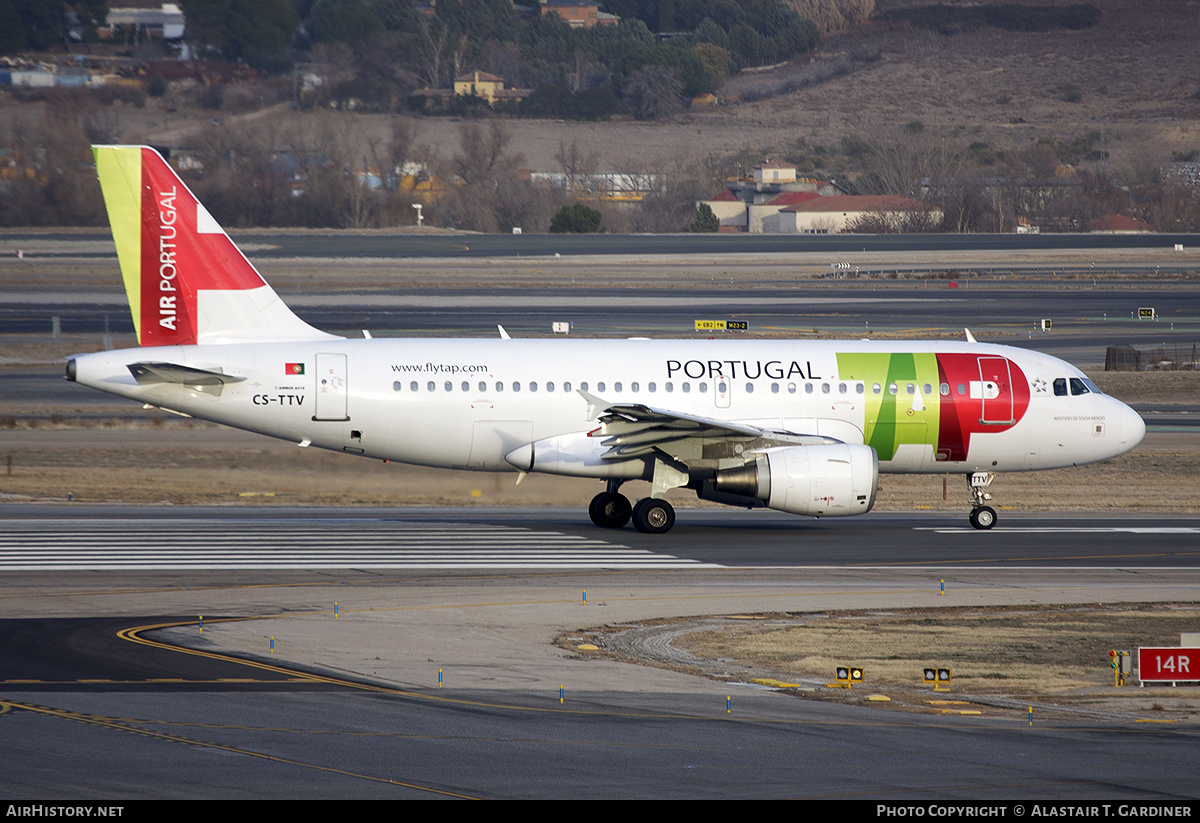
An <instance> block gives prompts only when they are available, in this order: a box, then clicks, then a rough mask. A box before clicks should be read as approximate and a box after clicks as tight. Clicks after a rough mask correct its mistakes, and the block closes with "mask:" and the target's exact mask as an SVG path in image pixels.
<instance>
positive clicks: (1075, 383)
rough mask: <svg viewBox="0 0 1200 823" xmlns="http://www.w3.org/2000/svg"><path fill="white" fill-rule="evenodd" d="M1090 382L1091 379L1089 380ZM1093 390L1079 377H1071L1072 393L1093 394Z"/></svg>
mask: <svg viewBox="0 0 1200 823" xmlns="http://www.w3.org/2000/svg"><path fill="white" fill-rule="evenodd" d="M1089 382H1090V381H1089ZM1091 393H1092V390H1091V389H1089V388H1088V387H1087V384H1086V383H1084V382H1083V381H1082V380H1080V379H1079V378H1078V377H1072V378H1071V394H1091Z"/></svg>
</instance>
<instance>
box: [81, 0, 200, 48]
mask: <svg viewBox="0 0 1200 823" xmlns="http://www.w3.org/2000/svg"><path fill="white" fill-rule="evenodd" d="M186 24H187V21H186V20H185V19H184V16H183V12H182V11H180V9H179V6H178V5H177V4H175V3H163V4H162V6H161V7H160V8H157V9H154V8H128V7H121V8H110V9H109V10H108V18H107V20H106V21H105V25H104V27H103V28H101V29H100V31H99V34H100V37H101V38H102V39H108V38H111V37H113V36H114V35H117V34H118V33H121V32H122V31H125V32H129V31H130V30H132V32H133V33H135V34H140V35H144V36H146V37H149V38H154V39H158V38H161V39H163V40H179V39H181V38H182V37H183V35H184V31H185V30H186Z"/></svg>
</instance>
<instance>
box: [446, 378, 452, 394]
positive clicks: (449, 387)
mask: <svg viewBox="0 0 1200 823" xmlns="http://www.w3.org/2000/svg"><path fill="white" fill-rule="evenodd" d="M445 389H446V391H454V384H453V383H451V382H450V381H449V380H447V381H446V385H445Z"/></svg>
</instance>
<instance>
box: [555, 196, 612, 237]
mask: <svg viewBox="0 0 1200 823" xmlns="http://www.w3.org/2000/svg"><path fill="white" fill-rule="evenodd" d="M600 220H601V214H600V212H599V211H597V210H596V209H593V208H592V207H591V206H589V205H587V204H585V203H574V204H572V205H570V206H563V207H562V208H561V209H559V210H558V213H557V214H555V215H554V217H553V218H551V220H550V233H551V234H592V233H594V232H598V231H600Z"/></svg>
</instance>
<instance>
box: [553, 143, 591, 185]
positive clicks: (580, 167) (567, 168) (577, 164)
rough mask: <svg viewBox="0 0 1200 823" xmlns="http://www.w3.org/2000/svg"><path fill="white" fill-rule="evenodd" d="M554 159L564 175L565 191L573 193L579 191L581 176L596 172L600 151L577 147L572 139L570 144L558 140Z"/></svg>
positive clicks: (581, 181) (581, 182)
mask: <svg viewBox="0 0 1200 823" xmlns="http://www.w3.org/2000/svg"><path fill="white" fill-rule="evenodd" d="M554 160H555V161H556V162H557V163H558V165H559V168H561V169H562V171H563V175H564V176H565V177H566V183H567V185H566V189H567V191H568V192H569V193H570V194H572V195H574V194H578V193H579V192H580V188H581V186H582V184H583V178H584V177H587V176H588V175H592V174H595V173H596V169H597V167H598V166H599V163H600V153H599V152H595V151H587V150H585V149H581V148H579V143H578V141H576V140H572V141H571V144H570V145H567V144H566V143H565V142H564V141H562V140H559V141H558V151H556V152H555V153H554Z"/></svg>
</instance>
